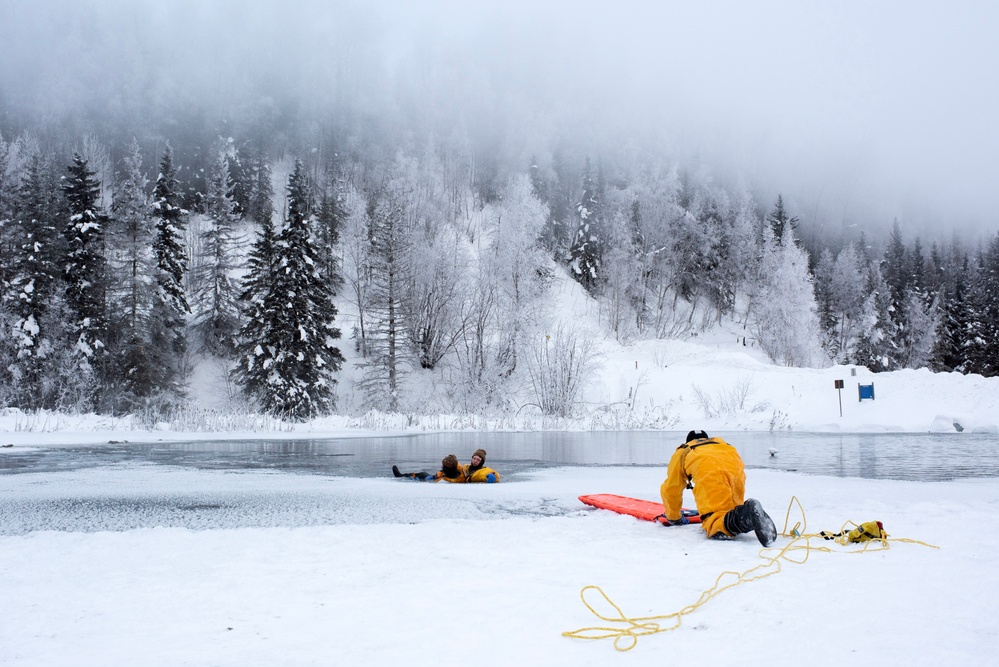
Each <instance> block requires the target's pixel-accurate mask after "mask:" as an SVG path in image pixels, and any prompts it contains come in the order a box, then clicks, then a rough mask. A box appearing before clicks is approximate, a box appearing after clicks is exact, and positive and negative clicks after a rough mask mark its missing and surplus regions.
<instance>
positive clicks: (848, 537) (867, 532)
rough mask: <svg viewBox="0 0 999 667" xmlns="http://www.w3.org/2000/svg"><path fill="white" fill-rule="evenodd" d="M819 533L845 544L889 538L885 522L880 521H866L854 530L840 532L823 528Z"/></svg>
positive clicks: (828, 538)
mask: <svg viewBox="0 0 999 667" xmlns="http://www.w3.org/2000/svg"><path fill="white" fill-rule="evenodd" d="M819 535H821V536H822V537H823V538H825V539H827V540H836V541H837V542H839V543H840V544H843V545H846V544H850V543H851V542H853V543H861V542H870V541H871V540H881V541H884V540H886V539H888V533H887V532H885V527H884V524H882V523H881V522H880V521H865V522H864V523H862V524H860V525H859V526H857V527H856V528H854V529H853V530H850V531H843V532H839V533H827V532H826V531H824V530H823V531H822V532H821V533H819Z"/></svg>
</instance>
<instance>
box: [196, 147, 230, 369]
mask: <svg viewBox="0 0 999 667" xmlns="http://www.w3.org/2000/svg"><path fill="white" fill-rule="evenodd" d="M207 185H208V190H207V192H206V193H205V215H206V217H207V227H206V228H205V229H204V231H202V233H201V256H200V257H199V260H200V261H199V265H198V271H197V273H198V281H197V284H198V285H199V289H198V291H197V292H196V293H195V295H194V297H195V298H194V300H195V303H196V314H195V317H194V329H195V331H196V332H197V335H198V338H199V339H200V341H201V344H202V346H203V347H204V349H206V350H207V351H209V352H211V353H212V354H215V355H218V356H223V357H225V356H229V355H231V354H233V352H234V350H235V336H236V333H237V331H238V329H239V306H238V304H237V296H238V295H237V288H236V283H235V279H234V278H233V273H234V272H235V269H236V261H235V251H236V247H235V232H234V228H235V225H236V221H237V216H236V205H235V201H234V199H233V195H232V187H233V183H232V179H231V178H230V176H229V161H228V159H227V158H226V154H225V152H224V151H223V150H221V147H219V148H218V149H217V150H216V155H215V159H214V160H213V161H212V164H211V166H210V168H209V171H208V179H207Z"/></svg>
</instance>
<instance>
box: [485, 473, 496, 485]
mask: <svg viewBox="0 0 999 667" xmlns="http://www.w3.org/2000/svg"><path fill="white" fill-rule="evenodd" d="M495 481H496V475H495V474H494V473H489V474H488V475H486V482H488V483H489V484H492V483H493V482H495Z"/></svg>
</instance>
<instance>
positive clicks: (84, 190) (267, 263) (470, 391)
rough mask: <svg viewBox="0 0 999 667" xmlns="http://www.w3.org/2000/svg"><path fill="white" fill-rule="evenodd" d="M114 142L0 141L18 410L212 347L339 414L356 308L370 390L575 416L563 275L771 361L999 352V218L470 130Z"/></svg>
mask: <svg viewBox="0 0 999 667" xmlns="http://www.w3.org/2000/svg"><path fill="white" fill-rule="evenodd" d="M119 150H120V152H121V157H120V158H119V159H117V160H116V161H113V160H112V159H111V157H110V152H109V150H108V149H107V148H106V147H103V146H102V145H101V144H100V142H98V141H96V140H94V139H93V138H86V139H84V140H82V141H81V142H79V145H78V146H76V147H75V148H74V149H72V150H70V149H67V148H65V147H60V148H58V149H52V148H48V149H45V148H43V147H42V146H41V144H40V142H39V141H38V140H37V139H33V138H32V137H31V136H30V135H27V134H24V135H21V136H19V137H17V138H16V139H13V140H11V141H6V140H4V139H3V138H2V137H0V289H2V300H0V332H2V333H0V377H2V384H0V386H2V389H0V392H2V393H0V402H2V403H3V404H4V405H8V406H14V407H20V408H24V409H40V408H59V409H79V410H97V411H101V412H125V411H130V410H134V409H136V408H137V407H141V406H144V405H149V404H150V403H151V402H163V403H170V402H176V401H182V400H183V398H184V396H185V388H186V386H187V384H188V382H189V380H190V377H191V372H192V366H193V364H194V363H195V360H196V359H197V358H202V359H203V358H211V359H214V360H216V361H217V362H218V363H219V364H220V366H221V367H222V368H223V370H224V373H225V375H226V377H227V378H228V379H229V380H230V381H231V383H232V386H233V388H234V395H236V394H238V395H239V396H241V397H242V398H243V399H245V400H246V401H247V402H248V404H250V405H252V406H254V407H255V408H256V409H260V410H264V411H266V412H269V413H273V414H276V415H280V416H283V417H288V418H292V419H305V418H309V417H313V416H316V415H321V414H329V413H331V412H333V411H335V410H337V407H338V406H337V401H338V393H339V392H340V391H341V390H342V388H338V383H339V381H340V375H341V369H342V367H343V364H344V361H345V357H344V355H343V353H342V352H341V349H340V346H341V345H342V344H343V341H342V336H341V330H340V327H341V326H343V324H342V321H343V317H342V316H341V315H340V312H339V310H338V306H337V304H340V305H341V306H342V305H347V306H348V307H349V310H350V317H349V320H345V321H347V322H348V324H349V328H348V329H347V334H348V337H349V339H350V340H351V341H352V344H353V347H354V354H355V356H356V358H357V359H358V367H359V369H360V373H359V375H358V377H357V380H356V383H355V384H356V386H352V387H351V391H356V392H359V393H360V394H361V395H363V403H364V404H365V405H368V406H370V407H374V408H379V409H384V410H389V411H399V410H406V409H411V408H412V406H413V405H414V397H413V396H411V395H408V394H407V389H406V386H407V384H406V378H407V376H408V375H411V374H418V373H429V374H433V376H434V378H435V386H436V387H437V388H438V389H439V391H438V392H436V393H435V395H434V396H433V397H426V396H424V397H421V399H420V400H421V401H422V403H420V405H421V406H422V407H423V408H424V409H440V410H463V411H476V410H481V409H486V408H490V407H492V408H496V409H509V408H513V407H516V406H513V405H511V403H510V396H511V394H513V393H516V391H515V390H519V389H522V388H523V387H524V386H528V387H529V388H530V389H531V393H532V395H533V396H534V397H535V400H537V402H538V403H537V404H538V405H539V406H542V409H543V410H544V411H545V412H549V413H567V412H569V411H571V408H572V404H573V401H574V400H575V396H576V395H577V394H578V391H579V384H580V379H581V377H583V375H584V374H585V369H586V367H587V365H588V364H590V363H591V362H592V359H591V356H592V354H591V352H590V349H591V343H592V341H588V340H586V339H585V336H583V335H581V334H580V333H578V332H576V331H574V330H572V329H571V328H568V329H567V328H565V327H564V323H563V324H562V325H559V324H558V323H557V321H556V318H555V317H554V315H553V312H552V311H553V309H552V302H553V299H554V298H555V295H553V294H552V285H553V283H554V278H555V274H556V272H558V271H564V272H566V273H567V274H568V275H570V276H572V278H573V279H575V280H576V281H577V282H578V283H579V284H580V285H581V286H582V288H583V289H585V290H586V292H587V293H588V295H589V297H590V298H592V299H593V303H594V304H596V306H597V308H598V312H599V318H600V322H601V325H602V326H603V327H604V329H605V331H606V333H607V335H611V336H614V337H615V338H616V339H618V340H619V341H621V342H634V341H640V340H642V339H648V338H672V337H686V336H691V335H696V334H697V333H698V332H701V331H703V330H706V329H709V328H711V327H713V326H717V325H718V324H719V323H721V322H722V321H723V320H725V319H729V320H734V321H735V322H737V323H739V324H741V325H742V327H743V330H744V331H745V336H744V338H743V340H744V341H751V342H752V343H753V344H758V345H759V346H760V347H761V348H762V349H763V350H764V351H765V352H766V353H767V354H768V355H769V357H770V358H771V359H772V360H773V361H774V362H775V363H779V364H786V365H797V366H809V365H811V366H816V365H826V364H829V363H843V364H858V365H863V366H867V367H869V368H871V369H872V370H879V371H880V370H895V369H900V368H922V367H927V368H930V369H933V370H937V371H958V372H962V373H980V374H982V375H996V374H997V372H999V370H997V352H996V351H997V350H999V331H997V327H999V324H997V323H999V284H997V274H999V235H997V236H996V237H995V238H993V239H992V240H991V241H990V242H989V243H988V244H987V246H986V247H979V248H977V249H974V250H971V249H967V248H965V247H963V246H962V245H961V243H960V242H959V241H958V240H956V239H955V240H954V241H953V242H952V243H951V244H950V245H948V246H946V247H943V246H938V245H937V244H936V243H933V244H931V245H930V247H929V248H928V249H924V248H923V246H922V244H921V242H920V240H919V239H918V238H915V239H912V240H911V241H909V242H907V241H906V240H905V239H904V237H903V235H902V232H901V227H900V225H899V224H898V223H897V222H896V223H895V225H894V227H893V229H892V231H891V234H890V236H889V237H888V238H887V240H886V241H884V242H882V243H881V245H883V249H880V250H876V249H875V248H874V246H873V245H872V244H871V242H870V241H869V240H868V239H867V238H866V237H865V236H864V235H863V234H862V235H860V236H859V237H858V238H856V239H851V240H849V241H848V242H845V243H842V244H840V247H833V246H831V245H826V246H823V247H818V244H817V243H815V242H813V243H812V244H811V246H809V247H805V245H804V244H803V243H802V241H801V239H800V238H799V233H798V229H797V228H798V224H799V223H798V219H797V218H796V217H795V216H794V215H793V214H792V212H790V211H789V210H788V209H787V207H786V206H785V203H784V200H783V198H782V197H780V196H778V197H777V200H776V201H775V202H774V203H773V204H772V205H768V206H765V207H764V206H761V205H760V204H759V203H757V202H756V201H755V200H754V198H753V196H752V195H751V194H750V193H749V192H748V190H745V189H731V188H726V187H723V186H722V185H721V184H719V183H717V182H716V181H715V180H714V179H713V178H712V176H711V174H710V173H708V172H707V171H706V170H704V169H697V170H690V169H683V168H681V167H679V166H677V165H671V164H666V163H657V162H648V163H642V164H632V165H626V167H627V168H622V167H621V166H620V165H616V166H614V167H611V168H607V167H605V165H603V164H602V163H600V162H599V161H597V162H596V163H593V162H591V160H590V159H589V158H585V157H578V156H576V155H575V154H573V153H572V152H570V151H557V150H556V151H552V152H548V153H545V154H543V155H541V156H540V157H538V156H535V157H534V158H532V159H531V160H530V161H528V163H527V164H526V165H524V168H523V169H521V170H519V171H518V170H511V171H509V172H508V173H504V172H503V170H501V169H498V168H497V165H495V164H492V163H490V162H489V161H488V160H483V159H482V158H481V156H476V155H475V154H474V153H473V152H471V151H470V150H468V149H467V148H463V147H462V146H461V144H460V142H457V143H456V142H437V141H428V143H427V145H426V146H425V147H423V148H422V149H421V150H413V149H412V148H410V149H409V150H405V151H399V152H397V153H395V154H389V153H387V152H384V153H381V154H364V155H362V154H359V153H357V152H353V153H352V152H350V151H346V152H344V153H343V154H340V153H334V157H332V158H323V159H311V161H308V162H306V161H304V160H302V159H296V160H293V159H286V158H284V157H283V156H282V158H281V159H277V160H275V159H272V158H269V157H268V156H267V155H266V154H265V153H264V151H263V150H262V149H261V148H259V147H258V146H255V145H254V143H253V142H250V141H246V142H243V143H240V144H237V143H236V142H235V141H234V140H232V139H222V138H219V139H218V140H217V141H215V142H214V143H213V144H212V146H211V147H210V148H208V149H206V150H203V151H201V152H200V154H201V155H203V157H201V158H200V159H199V161H198V162H197V163H196V164H192V165H189V166H188V168H187V170H186V172H185V173H184V178H183V181H182V178H181V175H180V170H179V168H178V166H177V165H175V158H174V152H173V150H172V149H171V148H170V146H169V144H167V145H166V146H165V147H164V148H163V150H162V152H161V153H160V154H158V155H157V156H156V157H157V159H158V162H157V163H156V165H155V167H156V169H155V170H152V169H150V168H148V167H147V166H146V165H145V164H144V161H145V157H144V156H143V154H142V150H141V149H140V146H139V144H138V143H137V142H135V141H133V142H131V144H130V145H128V146H126V147H122V148H121V149H119ZM278 168H279V169H280V171H281V174H280V176H275V174H274V171H275V169H278ZM154 171H155V177H153V172H154ZM276 188H282V189H283V196H282V197H277V196H276V195H275V189H276ZM279 191H280V190H279Z"/></svg>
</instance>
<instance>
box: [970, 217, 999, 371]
mask: <svg viewBox="0 0 999 667" xmlns="http://www.w3.org/2000/svg"><path fill="white" fill-rule="evenodd" d="M977 263H978V270H977V271H976V272H975V281H974V283H973V290H972V297H971V313H970V318H969V322H968V327H967V335H966V337H965V341H964V348H965V358H966V362H965V366H964V369H963V370H964V371H965V372H966V373H978V374H980V375H984V376H985V377H995V376H997V375H999V234H996V236H995V237H993V238H992V240H991V241H990V242H989V245H988V247H987V248H986V249H985V250H984V251H983V252H981V253H980V254H979V257H978V262H977Z"/></svg>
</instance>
